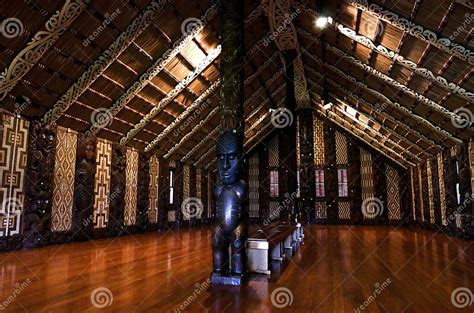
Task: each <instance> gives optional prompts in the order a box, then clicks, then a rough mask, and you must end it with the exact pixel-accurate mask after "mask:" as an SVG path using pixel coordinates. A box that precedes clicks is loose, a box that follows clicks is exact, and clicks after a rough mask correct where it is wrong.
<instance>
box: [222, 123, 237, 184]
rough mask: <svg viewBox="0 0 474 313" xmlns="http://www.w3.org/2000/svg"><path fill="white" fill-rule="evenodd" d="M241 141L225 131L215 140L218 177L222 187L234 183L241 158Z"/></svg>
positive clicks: (232, 133) (235, 135)
mask: <svg viewBox="0 0 474 313" xmlns="http://www.w3.org/2000/svg"><path fill="white" fill-rule="evenodd" d="M242 148H243V147H242V140H241V139H240V136H239V135H238V134H236V133H234V132H232V131H225V132H223V133H222V134H221V135H220V136H219V139H217V144H216V153H217V166H218V169H219V177H220V179H221V182H222V183H223V184H224V185H231V184H233V183H235V182H236V181H237V179H238V176H239V168H240V165H241V161H242V157H243V151H242V150H243V149H242Z"/></svg>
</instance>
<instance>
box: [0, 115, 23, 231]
mask: <svg viewBox="0 0 474 313" xmlns="http://www.w3.org/2000/svg"><path fill="white" fill-rule="evenodd" d="M1 120H2V121H3V125H2V126H3V127H0V138H1V139H2V146H1V147H0V177H1V180H0V201H1V203H2V206H1V208H0V238H1V237H10V236H13V235H19V234H20V232H21V230H20V229H21V228H20V227H21V215H22V212H23V208H24V201H25V193H24V192H25V190H24V188H25V187H24V185H25V184H24V183H25V169H26V165H27V162H26V161H27V152H26V147H27V142H28V126H29V122H28V121H26V120H23V119H21V118H16V117H13V116H7V115H3V116H2V117H1Z"/></svg>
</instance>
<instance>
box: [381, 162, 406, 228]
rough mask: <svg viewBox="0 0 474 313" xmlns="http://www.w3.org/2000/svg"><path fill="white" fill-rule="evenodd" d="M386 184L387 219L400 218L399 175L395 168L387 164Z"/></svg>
mask: <svg viewBox="0 0 474 313" xmlns="http://www.w3.org/2000/svg"><path fill="white" fill-rule="evenodd" d="M385 175H386V179H387V182H386V185H387V208H388V219H389V220H391V221H392V220H397V221H398V220H401V219H402V214H401V199H400V176H399V175H398V172H397V170H396V169H394V168H393V167H391V166H390V165H387V166H386V167H385Z"/></svg>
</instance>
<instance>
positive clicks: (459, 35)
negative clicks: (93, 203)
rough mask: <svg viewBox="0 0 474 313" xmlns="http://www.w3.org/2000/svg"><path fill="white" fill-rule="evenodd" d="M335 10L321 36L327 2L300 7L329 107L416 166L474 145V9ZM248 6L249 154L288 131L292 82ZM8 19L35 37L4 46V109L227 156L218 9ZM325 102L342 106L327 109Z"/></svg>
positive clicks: (53, 0) (183, 0)
mask: <svg viewBox="0 0 474 313" xmlns="http://www.w3.org/2000/svg"><path fill="white" fill-rule="evenodd" d="M221 1H224V0H221ZM280 1H281V0H280ZM266 2H268V0H266ZM326 2H329V3H330V4H329V6H328V9H329V12H331V13H330V14H331V16H332V17H333V23H332V24H331V25H328V27H326V28H325V29H324V30H321V29H318V28H317V27H316V26H315V20H316V18H317V16H318V12H317V5H316V4H317V2H316V1H304V0H300V1H292V10H293V11H294V12H298V15H297V17H296V19H295V20H293V21H291V23H293V25H294V28H295V29H296V30H297V43H298V51H299V53H300V54H301V55H300V57H301V59H302V61H303V64H304V72H305V76H306V81H307V86H308V93H309V95H310V98H311V100H312V105H313V106H314V108H315V109H316V110H317V111H319V112H320V113H321V114H324V116H327V117H328V118H329V119H330V120H332V121H334V122H335V123H337V124H339V125H340V126H341V127H343V128H345V129H347V130H348V131H350V132H351V133H353V134H354V135H356V136H357V137H359V138H361V139H362V140H364V141H366V142H368V143H369V144H371V145H373V146H375V147H376V148H378V149H380V150H381V151H382V152H384V153H385V154H387V155H388V156H389V157H391V158H392V159H395V160H396V161H398V162H399V163H400V164H402V165H403V166H410V165H412V164H415V163H417V162H419V161H421V160H423V159H426V158H429V157H432V156H433V155H435V154H436V153H438V152H439V151H440V150H441V149H443V148H450V147H452V146H454V145H455V144H457V143H459V142H461V141H462V140H470V139H471V138H473V135H474V130H473V128H472V122H473V114H474V105H473V100H474V94H473V92H474V80H473V79H472V70H473V66H472V65H473V63H474V52H471V51H472V49H473V40H472V39H473V34H472V25H473V23H474V9H473V7H472V4H470V2H468V1H463V0H450V1H437V2H436V3H433V2H432V1H426V0H416V1H407V0H402V1H389V0H386V1H384V0H377V1H369V2H368V1H363V0H357V1H356V0H338V1H326ZM58 11H59V12H60V13H57V12H58ZM245 11H246V17H247V18H246V24H245V45H246V49H247V55H246V63H245V64H244V66H243V67H244V72H245V78H246V81H245V108H244V111H245V116H246V140H247V143H246V148H247V149H248V148H251V147H252V145H253V144H254V143H255V142H258V140H259V139H260V138H263V137H265V136H266V135H268V134H269V133H270V132H271V131H272V130H273V129H274V128H273V127H271V125H270V124H271V123H270V119H271V118H270V115H271V114H269V109H271V108H273V109H274V108H277V107H279V106H281V105H282V99H284V95H285V73H284V65H283V63H282V62H283V61H282V57H281V55H280V51H279V49H278V47H277V46H276V45H275V43H274V42H272V41H268V35H269V31H270V27H269V19H268V16H267V15H268V14H266V13H268V12H265V10H264V7H263V6H262V4H261V3H260V2H259V1H250V0H247V1H245ZM0 17H1V19H2V20H5V21H6V19H10V20H11V18H16V19H18V21H20V22H21V28H22V32H21V34H19V35H18V36H8V37H11V38H2V41H1V42H0V63H1V66H2V67H3V68H4V70H3V71H2V76H0V99H2V100H1V101H2V108H4V109H7V110H9V111H12V112H16V113H18V114H21V115H22V116H25V117H26V118H42V119H43V120H44V121H45V122H46V123H57V124H59V125H62V126H66V127H69V128H72V129H75V130H78V131H83V132H89V133H91V134H97V136H99V137H102V138H106V139H109V140H112V141H115V142H121V143H122V144H128V145H130V146H133V147H135V148H138V149H146V150H147V151H151V152H153V153H156V154H158V155H160V156H164V157H166V158H170V159H175V160H182V161H186V162H192V163H194V164H196V165H197V166H203V167H205V166H206V165H208V164H209V162H210V161H211V160H212V159H213V153H211V152H210V151H212V150H213V149H212V147H213V145H214V140H215V138H216V136H217V134H218V131H217V127H218V125H219V114H218V112H217V107H218V103H219V90H220V81H219V60H220V59H219V54H220V46H219V41H220V35H219V33H220V21H219V14H218V12H217V4H216V3H215V2H213V1H211V0H199V1H189V0H176V1H170V0H155V1H149V0H133V1H98V0H92V1H87V2H82V1H79V0H68V1H64V0H61V1H60V0H47V1H36V2H34V1H12V2H4V3H2V5H1V6H0ZM4 23H5V22H4ZM196 25H198V26H197V27H196ZM193 27H194V28H193ZM4 37H5V36H4ZM446 39H449V40H450V42H449V43H447V41H446ZM268 43H269V44H268ZM322 94H328V96H329V99H331V101H332V102H333V103H334V105H333V106H332V107H331V108H327V109H323V105H322V103H321V95H322ZM22 96H26V97H28V98H29V99H30V100H31V103H26V104H25V103H24V101H23V100H21V99H22V98H21V97H22ZM469 122H471V124H470V125H469ZM466 125H467V127H466Z"/></svg>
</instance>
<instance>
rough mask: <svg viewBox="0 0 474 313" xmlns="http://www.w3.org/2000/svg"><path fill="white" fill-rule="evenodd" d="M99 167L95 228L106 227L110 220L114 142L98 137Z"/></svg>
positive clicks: (97, 159)
mask: <svg viewBox="0 0 474 313" xmlns="http://www.w3.org/2000/svg"><path fill="white" fill-rule="evenodd" d="M96 163H97V169H96V172H95V185H94V228H105V227H106V226H107V223H108V221H109V197H110V174H111V167H112V143H111V142H110V141H108V140H105V139H102V138H98V139H97V148H96Z"/></svg>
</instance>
